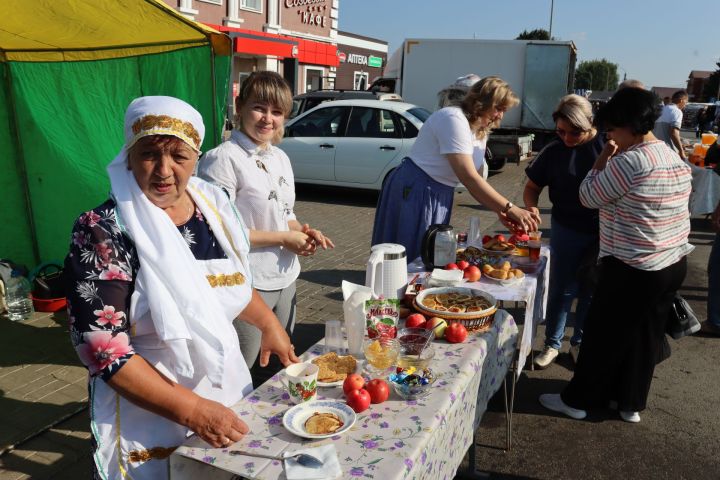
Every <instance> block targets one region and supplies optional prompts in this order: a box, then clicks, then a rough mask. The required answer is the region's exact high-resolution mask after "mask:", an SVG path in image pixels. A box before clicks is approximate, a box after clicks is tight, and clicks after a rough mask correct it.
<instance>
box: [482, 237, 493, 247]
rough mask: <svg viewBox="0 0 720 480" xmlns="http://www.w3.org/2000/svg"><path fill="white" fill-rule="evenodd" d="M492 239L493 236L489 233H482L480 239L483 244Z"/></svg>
mask: <svg viewBox="0 0 720 480" xmlns="http://www.w3.org/2000/svg"><path fill="white" fill-rule="evenodd" d="M492 239H493V237H491V236H490V235H483V239H482V243H483V245H485V244H486V243H487V242H489V241H490V240H492Z"/></svg>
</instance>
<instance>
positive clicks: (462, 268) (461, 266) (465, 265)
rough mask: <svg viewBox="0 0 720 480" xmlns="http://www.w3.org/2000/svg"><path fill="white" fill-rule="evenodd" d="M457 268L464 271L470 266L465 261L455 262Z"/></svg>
mask: <svg viewBox="0 0 720 480" xmlns="http://www.w3.org/2000/svg"><path fill="white" fill-rule="evenodd" d="M457 266H458V268H459V269H460V270H465V269H466V268H467V267H469V266H470V264H469V263H468V262H466V261H465V260H460V261H459V262H457Z"/></svg>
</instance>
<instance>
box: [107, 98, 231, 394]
mask: <svg viewBox="0 0 720 480" xmlns="http://www.w3.org/2000/svg"><path fill="white" fill-rule="evenodd" d="M204 134H205V126H204V125H203V121H202V116H201V115H200V113H198V111H197V110H195V109H194V108H193V107H191V106H190V105H188V104H187V103H185V102H183V101H182V100H178V99H177V98H173V97H141V98H138V99H135V100H133V101H132V102H131V103H130V106H129V107H128V109H127V112H126V113H125V146H124V147H123V149H122V150H121V151H120V153H119V154H118V156H117V157H115V160H113V162H112V163H111V164H110V165H109V166H108V168H107V171H108V175H109V176H110V184H111V187H112V194H113V197H114V198H115V201H116V203H117V211H118V215H119V223H120V225H121V226H122V227H123V229H124V230H125V231H126V232H127V233H128V235H129V236H130V237H131V238H132V240H133V242H134V243H135V248H136V249H137V254H138V259H139V261H140V269H139V270H138V275H137V278H136V283H137V285H138V286H142V287H143V289H144V291H146V292H150V294H149V295H148V296H147V297H148V298H147V305H148V308H149V310H150V314H151V316H152V320H153V324H154V326H155V330H156V332H157V334H158V336H159V337H160V338H161V339H162V340H163V341H164V342H165V343H166V344H167V346H168V348H170V349H171V350H172V351H173V353H174V357H175V359H176V362H175V365H174V366H173V367H174V371H175V373H176V374H177V375H179V376H182V377H186V378H193V377H194V375H195V372H196V370H197V371H198V373H203V374H205V375H207V377H208V379H209V380H210V382H211V383H212V384H213V386H215V387H218V386H221V385H222V379H223V374H224V361H223V360H224V354H225V352H226V351H228V349H229V348H230V347H231V345H230V344H229V342H233V341H235V342H237V336H236V335H235V334H234V333H235V332H234V330H233V327H232V324H231V323H230V322H228V321H227V319H226V318H225V313H224V311H223V308H222V306H221V305H220V303H219V301H218V300H217V298H216V297H215V295H214V294H213V292H212V290H211V287H210V285H209V284H208V282H207V280H206V278H205V275H204V274H203V272H202V271H201V270H200V269H199V267H198V264H197V261H196V260H195V258H194V256H193V254H192V252H191V251H190V249H189V248H188V246H187V244H186V243H185V241H184V240H183V238H182V235H181V234H180V232H179V231H178V229H177V228H176V226H175V224H174V223H173V222H172V220H171V219H170V217H169V216H168V215H167V214H166V213H165V212H164V211H163V210H162V209H160V208H159V207H157V206H155V205H154V204H153V203H152V202H150V200H148V198H147V197H146V196H145V194H144V193H143V192H142V191H141V190H140V187H139V186H138V184H137V181H136V180H135V176H134V175H133V173H132V172H131V171H130V170H128V168H127V166H128V155H127V152H128V150H129V148H130V147H131V146H132V145H134V144H135V142H137V141H138V140H139V139H140V138H142V137H145V136H149V135H172V136H175V137H178V138H180V139H182V140H183V141H185V142H186V143H187V144H188V145H190V146H191V147H192V148H193V149H195V150H196V151H198V152H199V151H200V146H201V145H202V139H203V136H204ZM144 313H146V312H135V314H136V315H138V316H140V315H143V314H144Z"/></svg>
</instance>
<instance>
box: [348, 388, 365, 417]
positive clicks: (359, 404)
mask: <svg viewBox="0 0 720 480" xmlns="http://www.w3.org/2000/svg"><path fill="white" fill-rule="evenodd" d="M345 396H346V397H347V402H346V403H347V404H348V405H349V406H350V408H352V409H353V410H355V413H360V412H362V411H364V410H367V408H368V407H369V406H370V394H369V393H368V392H367V390H365V389H364V388H361V389H360V390H350V391H349V392H347V393H346V394H345Z"/></svg>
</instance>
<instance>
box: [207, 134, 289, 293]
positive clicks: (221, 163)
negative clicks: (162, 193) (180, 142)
mask: <svg viewBox="0 0 720 480" xmlns="http://www.w3.org/2000/svg"><path fill="white" fill-rule="evenodd" d="M198 176H200V177H201V178H203V179H205V180H207V181H209V182H211V183H214V184H216V185H219V186H221V187H223V188H224V189H225V190H227V192H228V194H229V195H230V199H231V200H232V201H233V202H234V203H235V207H236V208H237V210H238V212H239V213H240V216H241V217H242V219H243V221H244V222H245V224H246V225H247V228H248V229H250V230H259V231H272V232H282V231H288V230H289V227H288V221H290V220H295V219H296V218H295V213H294V210H293V209H294V207H295V178H294V176H293V172H292V166H291V165H290V159H289V158H288V156H287V155H286V154H285V152H283V151H282V150H280V149H279V148H277V147H275V146H270V147H269V148H260V147H258V145H256V144H255V143H254V142H253V141H252V140H250V138H248V136H247V135H245V134H244V133H242V132H240V131H237V130H233V132H232V136H231V137H230V140H228V141H226V142H223V143H222V144H221V145H219V146H218V147H216V148H214V149H212V150H210V151H208V152H206V153H205V155H203V157H202V158H201V159H200V162H199V164H198ZM250 268H251V271H252V274H253V279H254V285H253V286H254V287H255V288H257V289H259V290H279V289H282V288H285V287H287V286H289V285H291V284H292V283H293V282H294V281H295V280H296V279H297V277H298V276H299V275H300V262H299V260H298V258H297V255H295V253H293V252H292V251H290V250H288V249H286V248H284V247H281V246H272V247H258V248H252V249H251V250H250Z"/></svg>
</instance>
